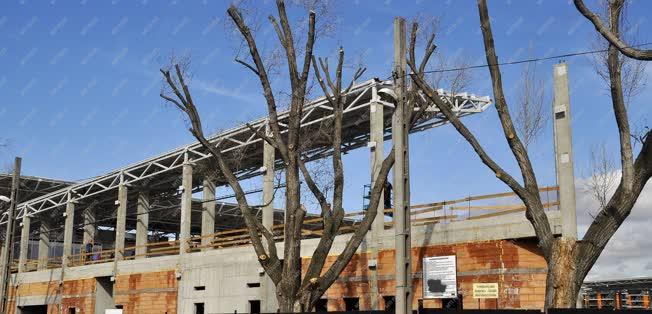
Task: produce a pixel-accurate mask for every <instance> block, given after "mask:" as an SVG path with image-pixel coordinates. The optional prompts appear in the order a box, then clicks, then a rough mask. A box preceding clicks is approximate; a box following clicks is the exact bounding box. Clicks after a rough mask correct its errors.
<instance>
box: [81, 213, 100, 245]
mask: <svg viewBox="0 0 652 314" xmlns="http://www.w3.org/2000/svg"><path fill="white" fill-rule="evenodd" d="M96 234H97V225H96V224H95V206H89V207H87V208H86V209H84V239H83V241H82V243H84V246H85V245H86V243H91V244H93V243H95V235H96Z"/></svg>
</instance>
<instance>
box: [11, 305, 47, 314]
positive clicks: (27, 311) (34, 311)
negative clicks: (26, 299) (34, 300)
mask: <svg viewBox="0 0 652 314" xmlns="http://www.w3.org/2000/svg"><path fill="white" fill-rule="evenodd" d="M18 313H19V314H47V313H48V306H47V305H30V306H19V307H18Z"/></svg>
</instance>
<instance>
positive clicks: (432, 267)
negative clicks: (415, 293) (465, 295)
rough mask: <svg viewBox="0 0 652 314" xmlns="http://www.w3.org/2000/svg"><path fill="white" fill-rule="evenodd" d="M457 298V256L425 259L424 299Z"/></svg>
mask: <svg viewBox="0 0 652 314" xmlns="http://www.w3.org/2000/svg"><path fill="white" fill-rule="evenodd" d="M455 297H457V262H456V259H455V255H450V256H432V257H426V258H424V259H423V298H424V299H442V298H455Z"/></svg>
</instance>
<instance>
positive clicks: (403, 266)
mask: <svg viewBox="0 0 652 314" xmlns="http://www.w3.org/2000/svg"><path fill="white" fill-rule="evenodd" d="M405 34H406V29H405V19H403V18H400V17H397V18H395V19H394V70H393V75H394V92H395V93H396V109H395V110H394V114H393V116H392V141H393V142H394V154H395V160H394V190H393V192H394V240H395V246H396V314H409V313H412V267H411V264H412V263H411V237H410V232H411V226H412V224H411V222H410V157H409V154H408V152H409V149H408V123H409V119H408V117H409V116H410V112H407V110H406V108H407V102H406V100H405V97H406V92H405V89H406V75H407V74H406V71H405V68H406V64H405V53H406V46H405V37H406V36H405Z"/></svg>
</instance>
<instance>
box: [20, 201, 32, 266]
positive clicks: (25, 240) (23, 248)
mask: <svg viewBox="0 0 652 314" xmlns="http://www.w3.org/2000/svg"><path fill="white" fill-rule="evenodd" d="M25 211H27V209H25ZM31 220H32V219H31V218H30V217H29V216H28V215H25V216H24V217H23V223H22V224H23V228H22V230H21V232H20V255H19V256H18V272H19V273H22V272H24V271H25V266H27V257H28V255H27V253H28V250H29V227H30V222H31Z"/></svg>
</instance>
